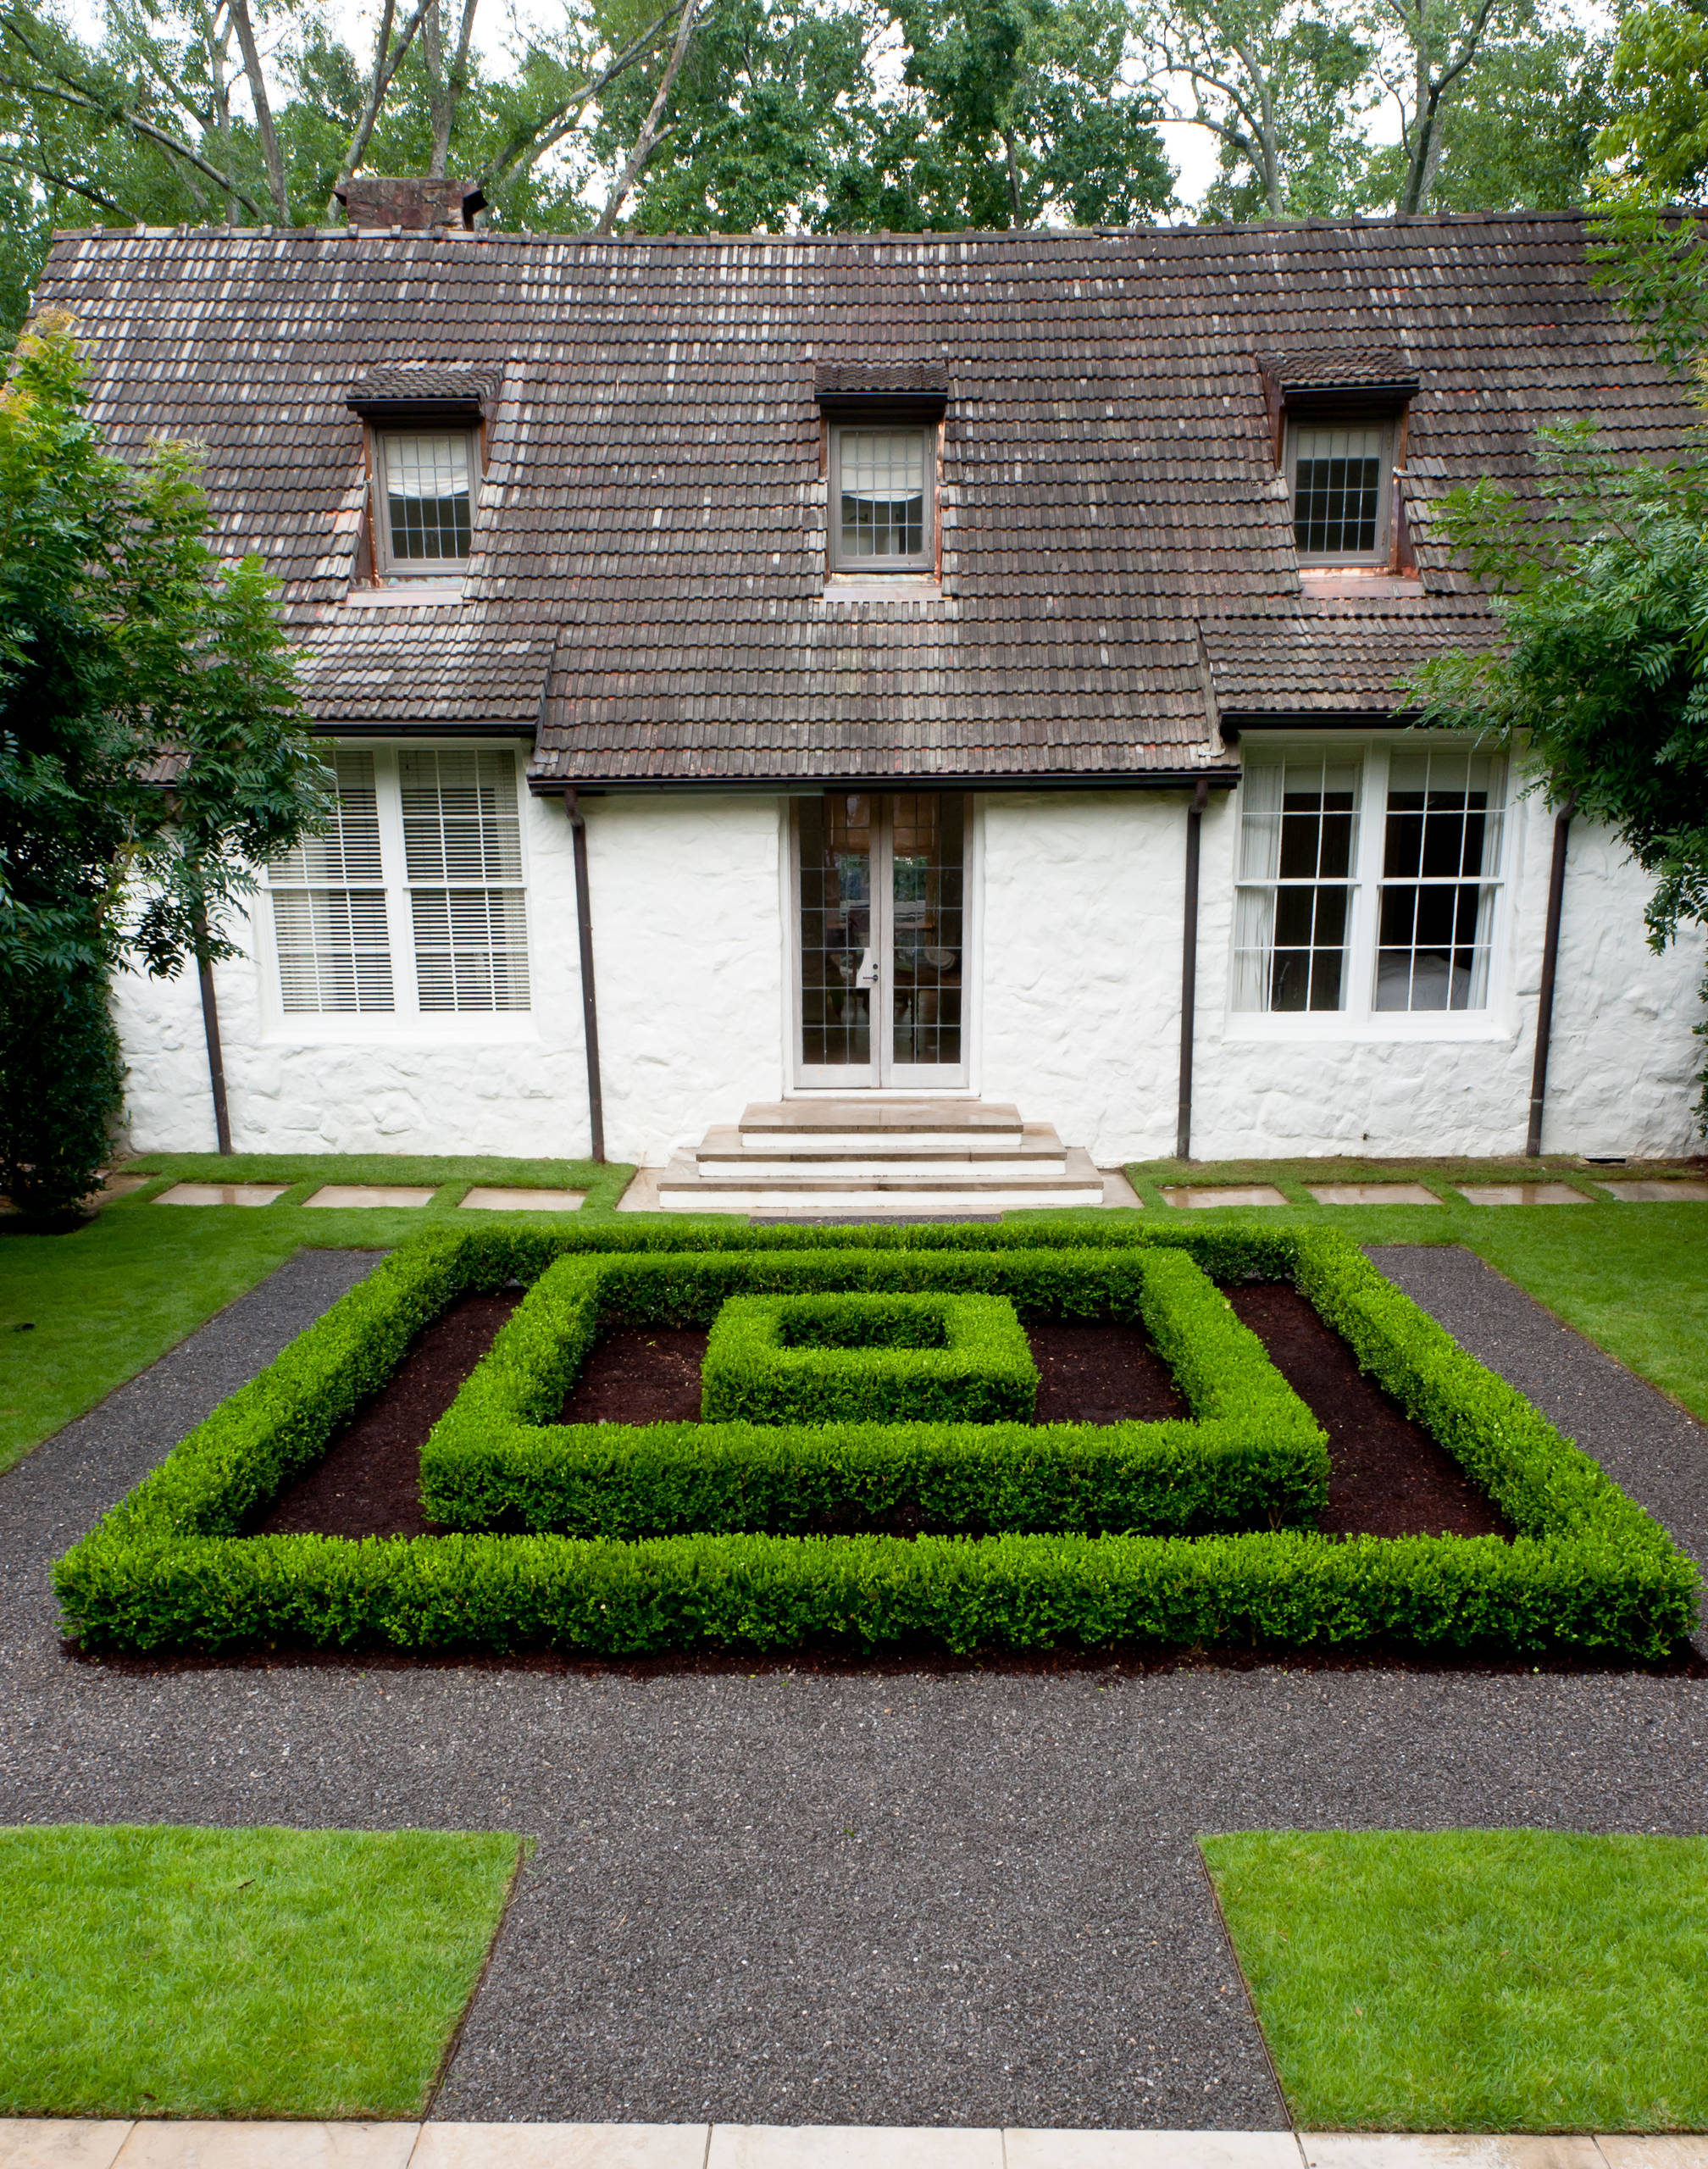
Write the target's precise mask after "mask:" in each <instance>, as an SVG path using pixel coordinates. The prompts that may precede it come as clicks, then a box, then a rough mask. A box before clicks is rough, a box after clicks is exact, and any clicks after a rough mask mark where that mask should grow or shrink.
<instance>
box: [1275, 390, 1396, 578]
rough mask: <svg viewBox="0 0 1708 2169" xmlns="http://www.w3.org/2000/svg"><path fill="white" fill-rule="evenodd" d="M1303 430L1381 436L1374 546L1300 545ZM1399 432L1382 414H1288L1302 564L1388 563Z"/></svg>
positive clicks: (1292, 506)
mask: <svg viewBox="0 0 1708 2169" xmlns="http://www.w3.org/2000/svg"><path fill="white" fill-rule="evenodd" d="M1300 430H1374V431H1375V432H1376V434H1377V435H1378V438H1379V439H1380V441H1381V447H1382V448H1381V452H1380V453H1379V454H1378V461H1379V467H1380V471H1379V473H1378V475H1377V478H1376V541H1375V543H1374V545H1373V547H1371V548H1370V549H1368V550H1339V551H1328V550H1306V549H1304V548H1302V547H1300V545H1299V543H1298V540H1297V535H1296V531H1295V529H1294V521H1295V519H1296V517H1297V514H1298V508H1299V433H1300ZM1394 441H1395V424H1394V423H1393V421H1392V420H1391V419H1385V418H1384V417H1382V416H1379V415H1378V416H1374V417H1373V416H1370V415H1367V414H1350V415H1347V414H1337V413H1334V412H1333V411H1332V410H1330V411H1328V412H1327V413H1321V414H1311V413H1303V414H1289V415H1288V417H1287V435H1286V469H1285V471H1286V475H1287V524H1288V530H1289V533H1290V534H1293V535H1294V547H1295V551H1297V553H1298V558H1299V563H1300V564H1301V565H1305V566H1313V567H1317V568H1319V569H1321V568H1333V567H1334V566H1337V565H1363V566H1370V565H1385V564H1386V563H1388V561H1389V554H1390V552H1391V549H1392V546H1393V545H1392V537H1393V531H1394Z"/></svg>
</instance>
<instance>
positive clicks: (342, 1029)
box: [254, 737, 541, 1046]
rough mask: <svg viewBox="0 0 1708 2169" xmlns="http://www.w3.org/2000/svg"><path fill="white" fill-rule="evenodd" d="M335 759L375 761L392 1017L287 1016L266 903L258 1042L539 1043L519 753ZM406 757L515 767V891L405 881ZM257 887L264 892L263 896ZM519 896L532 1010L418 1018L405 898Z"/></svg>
mask: <svg viewBox="0 0 1708 2169" xmlns="http://www.w3.org/2000/svg"><path fill="white" fill-rule="evenodd" d="M338 750H339V751H341V752H362V753H371V754H372V755H373V757H374V790H375V795H376V797H377V799H378V802H379V813H380V869H381V874H382V885H383V889H384V893H385V919H386V930H387V933H388V935H389V938H390V943H391V992H392V1001H393V1005H394V1006H393V1007H391V1009H389V1010H363V1011H356V1012H351V1011H342V1012H327V1011H324V1010H313V1009H309V1010H302V1009H289V1010H287V1009H286V1007H285V996H284V989H283V987H282V985H281V984H280V971H279V944H278V940H277V937H276V935H275V934H274V924H273V912H272V907H271V904H270V902H269V903H263V904H261V905H260V906H259V907H258V909H257V911H256V912H255V913H254V924H255V927H256V935H257V939H256V943H255V948H256V957H257V963H258V971H259V976H260V982H261V984H260V995H261V1004H262V1015H263V1030H262V1036H263V1040H265V1041H267V1042H268V1043H269V1044H272V1045H280V1044H288V1045H295V1046H316V1045H324V1046H340V1045H344V1046H347V1045H351V1044H357V1045H363V1044H369V1045H375V1046H396V1045H398V1044H401V1043H409V1044H413V1045H422V1044H429V1045H444V1044H446V1043H447V1042H449V1043H452V1044H456V1043H459V1042H471V1043H475V1044H482V1045H490V1044H511V1043H516V1042H523V1041H529V1040H537V1039H538V1038H539V1037H540V1029H539V1014H540V1000H541V981H540V971H539V963H540V952H539V946H538V944H537V943H536V942H535V938H534V935H535V891H534V878H533V868H532V865H531V863H530V851H529V838H528V825H529V808H530V798H529V794H528V790H527V785H526V783H525V780H524V777H523V774H522V772H521V762H520V758H519V756H518V752H517V749H516V747H515V746H514V745H513V744H512V743H509V742H499V743H496V744H495V743H494V741H491V739H487V740H485V741H479V742H471V741H467V740H463V741H455V740H453V741H446V740H444V739H440V738H424V737H408V738H399V739H391V740H388V741H386V742H385V744H384V745H376V744H374V741H372V740H371V739H368V740H360V741H357V740H351V741H339V746H338ZM402 752H441V753H469V752H477V753H502V754H503V755H504V756H506V757H507V758H508V759H509V760H510V761H511V762H513V763H514V764H515V768H516V813H517V831H518V840H519V845H520V854H521V856H520V863H521V875H520V879H519V881H518V882H514V883H512V882H508V881H502V882H499V881H493V882H472V883H469V882H448V881H447V882H436V881H425V882H414V881H411V880H410V879H409V876H408V865H407V862H406V859H405V857H404V846H403V800H402V791H401V790H400V789H399V785H398V764H397V756H398V755H399V754H400V753H402ZM269 886H270V885H269V881H268V880H267V879H266V877H265V876H263V880H262V892H263V896H265V895H266V894H267V893H268V891H269ZM303 886H304V884H302V883H301V882H292V883H291V887H292V888H295V889H298V890H300V889H301V888H302V887H303ZM308 886H311V887H316V888H335V887H337V886H340V884H338V883H335V882H314V883H310V884H308ZM460 887H475V888H480V887H487V888H512V887H519V888H520V890H521V891H522V896H523V899H524V911H525V913H526V914H527V945H528V982H529V990H530V1007H528V1008H527V1009H507V1010H505V1009H500V1010H493V1009H474V1010H468V1009H465V1010H455V1009H423V1008H421V1007H419V997H418V991H417V982H416V973H415V933H414V914H413V909H412V907H411V904H410V896H411V892H412V890H414V889H417V888H460Z"/></svg>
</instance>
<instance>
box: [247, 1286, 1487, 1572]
mask: <svg viewBox="0 0 1708 2169" xmlns="http://www.w3.org/2000/svg"><path fill="white" fill-rule="evenodd" d="M520 1300H521V1298H520V1295H519V1294H518V1293H515V1292H513V1291H509V1290H506V1291H505V1292H503V1293H502V1294H499V1295H469V1296H465V1297H464V1298H463V1301H461V1302H458V1303H456V1304H453V1305H452V1307H451V1309H450V1310H448V1311H447V1312H446V1313H445V1315H444V1317H441V1318H440V1319H439V1320H438V1321H437V1323H435V1324H434V1325H431V1326H430V1327H429V1328H428V1329H427V1330H426V1332H424V1334H421V1336H420V1337H419V1340H417V1341H416V1343H415V1345H414V1346H413V1348H412V1349H411V1350H410V1351H409V1353H408V1356H406V1357H405V1359H404V1361H403V1362H402V1364H401V1365H400V1366H399V1367H398V1369H397V1372H396V1376H395V1377H394V1378H393V1379H391V1383H390V1384H388V1385H387V1386H385V1388H384V1389H383V1390H382V1391H380V1393H378V1394H376V1395H374V1398H373V1400H372V1401H369V1404H368V1405H367V1406H366V1407H365V1408H363V1410H362V1411H361V1412H360V1413H359V1414H358V1417H356V1419H355V1421H354V1422H353V1423H351V1424H350V1425H349V1426H348V1428H347V1429H346V1430H345V1431H344V1432H343V1433H342V1434H341V1435H340V1436H339V1437H338V1438H337V1439H335V1440H334V1442H333V1445H332V1446H331V1449H330V1451H329V1452H328V1454H327V1456H326V1458H325V1460H324V1462H321V1464H320V1466H319V1467H318V1468H316V1469H314V1470H313V1471H312V1472H311V1473H309V1474H308V1475H307V1476H305V1477H303V1478H302V1479H301V1481H300V1482H298V1483H297V1484H292V1485H291V1488H290V1489H289V1490H287V1491H286V1492H284V1493H283V1494H282V1495H280V1498H279V1499H278V1500H276V1501H274V1505H273V1506H272V1507H271V1509H270V1510H269V1512H268V1513H267V1514H266V1515H265V1516H264V1517H262V1518H261V1519H259V1520H258V1522H257V1523H255V1524H254V1527H255V1529H256V1531H257V1532H258V1533H260V1534H267V1535H284V1534H293V1533H296V1532H298V1531H313V1532H316V1533H318V1534H322V1535H326V1536H348V1537H362V1536H423V1535H431V1534H434V1533H435V1523H430V1522H429V1521H427V1520H425V1519H424V1517H423V1515H422V1512H421V1501H420V1495H419V1463H420V1451H421V1447H422V1445H423V1443H424V1441H425V1440H426V1437H427V1434H428V1433H429V1432H430V1430H431V1429H432V1428H433V1426H434V1424H435V1423H437V1422H438V1420H439V1418H440V1417H441V1416H442V1415H443V1414H444V1412H445V1411H446V1409H447V1408H448V1407H449V1406H450V1405H451V1403H452V1401H453V1400H454V1399H455V1397H456V1395H457V1389H458V1387H459V1386H460V1385H461V1384H462V1383H463V1379H465V1378H467V1376H468V1375H469V1372H470V1371H471V1370H472V1369H473V1368H474V1365H475V1364H476V1363H477V1362H479V1361H480V1357H481V1356H484V1355H485V1352H486V1350H487V1348H488V1347H489V1346H490V1345H491V1341H492V1339H493V1336H494V1334H496V1332H497V1330H498V1329H499V1327H500V1326H502V1324H503V1323H504V1321H505V1320H506V1318H507V1317H509V1315H510V1313H511V1312H512V1311H513V1309H514V1308H515V1306H516V1305H517V1303H518V1301H520ZM1229 1300H1230V1301H1232V1302H1233V1305H1234V1309H1235V1310H1236V1311H1237V1312H1238V1313H1239V1316H1240V1317H1241V1318H1243V1319H1244V1320H1245V1323H1246V1324H1247V1325H1249V1326H1250V1327H1251V1329H1252V1330H1253V1331H1254V1332H1255V1333H1256V1334H1257V1335H1258V1336H1259V1338H1260V1339H1261V1340H1262V1341H1263V1343H1264V1345H1266V1346H1267V1349H1268V1350H1269V1352H1270V1354H1271V1355H1272V1356H1273V1358H1274V1359H1275V1362H1276V1364H1277V1366H1278V1368H1279V1369H1280V1371H1281V1372H1282V1373H1283V1374H1284V1377H1286V1378H1287V1379H1289V1382H1290V1383H1291V1384H1293V1385H1294V1386H1295V1388H1296V1389H1297V1390H1298V1391H1299V1393H1300V1395H1302V1397H1303V1398H1304V1399H1305V1401H1307V1402H1308V1403H1309V1404H1310V1406H1312V1408H1313V1409H1314V1410H1315V1411H1316V1412H1317V1415H1318V1417H1320V1418H1321V1420H1322V1422H1323V1427H1324V1428H1325V1429H1326V1430H1327V1431H1328V1436H1329V1456H1330V1461H1331V1464H1332V1474H1331V1478H1330V1482H1329V1492H1328V1510H1327V1512H1325V1513H1324V1514H1323V1517H1322V1520H1321V1522H1320V1523H1319V1524H1318V1525H1319V1527H1321V1528H1323V1529H1324V1530H1326V1531H1328V1532H1329V1533H1330V1534H1336V1535H1339V1534H1356V1533H1365V1534H1371V1535H1375V1536H1411V1535H1432V1536H1433V1535H1439V1534H1444V1533H1445V1534H1452V1535H1457V1536H1486V1535H1505V1534H1511V1531H1510V1529H1509V1528H1508V1526H1507V1524H1506V1522H1505V1521H1504V1520H1503V1519H1502V1518H1501V1517H1500V1514H1499V1513H1498V1512H1497V1511H1496V1510H1495V1506H1493V1504H1492V1503H1491V1502H1490V1501H1489V1499H1488V1498H1487V1497H1486V1496H1485V1495H1484V1494H1483V1493H1482V1492H1480V1491H1478V1489H1476V1487H1475V1486H1474V1485H1473V1484H1471V1483H1469V1482H1468V1481H1467V1478H1465V1476H1464V1475H1463V1474H1462V1473H1461V1471H1460V1469H1459V1467H1458V1466H1457V1464H1456V1462H1453V1461H1452V1460H1451V1459H1450V1457H1449V1456H1448V1455H1447V1454H1445V1452H1444V1451H1442V1449H1441V1448H1440V1447H1439V1446H1438V1445H1436V1444H1435V1442H1434V1440H1433V1439H1431V1438H1430V1437H1429V1436H1428V1434H1427V1433H1425V1432H1423V1431H1422V1430H1421V1429H1420V1428H1418V1426H1417V1424H1415V1423H1412V1422H1411V1419H1410V1418H1409V1417H1406V1415H1405V1414H1404V1413H1403V1412H1401V1411H1400V1409H1399V1408H1398V1407H1396V1406H1395V1404H1394V1403H1393V1402H1392V1401H1389V1399H1388V1397H1387V1395H1385V1394H1384V1393H1383V1392H1382V1390H1381V1389H1380V1388H1379V1387H1378V1386H1376V1385H1375V1384H1373V1383H1372V1382H1371V1381H1370V1380H1369V1379H1367V1378H1365V1377H1364V1376H1363V1375H1362V1373H1361V1372H1360V1371H1359V1369H1358V1367H1357V1364H1356V1362H1354V1360H1353V1357H1352V1354H1351V1351H1350V1349H1348V1348H1347V1346H1346V1345H1345V1342H1344V1341H1342V1340H1340V1339H1339V1337H1338V1336H1337V1335H1336V1334H1333V1333H1331V1332H1330V1331H1329V1329H1328V1327H1327V1326H1325V1325H1324V1324H1323V1322H1322V1320H1321V1319H1320V1318H1319V1317H1317V1313H1316V1312H1315V1311H1313V1310H1312V1307H1311V1306H1310V1304H1309V1303H1307V1302H1306V1300H1305V1298H1304V1297H1303V1296H1302V1295H1299V1294H1297V1293H1296V1291H1295V1290H1293V1289H1291V1288H1285V1287H1269V1286H1261V1287H1240V1288H1234V1289H1233V1290H1229ZM1029 1334H1030V1338H1031V1342H1032V1349H1033V1353H1034V1356H1035V1357H1036V1359H1037V1362H1038V1368H1039V1373H1040V1384H1039V1392H1038V1408H1037V1420H1038V1421H1039V1422H1040V1423H1119V1422H1122V1421H1153V1420H1157V1419H1160V1418H1163V1417H1185V1416H1188V1415H1190V1410H1189V1409H1188V1407H1187V1406H1186V1403H1185V1401H1184V1397H1183V1396H1182V1395H1181V1393H1180V1390H1179V1389H1178V1386H1177V1385H1176V1384H1175V1383H1174V1380H1173V1377H1172V1375H1171V1374H1170V1373H1169V1372H1168V1370H1167V1367H1166V1366H1165V1365H1164V1363H1163V1362H1162V1359H1161V1357H1160V1356H1157V1354H1156V1351H1155V1350H1154V1349H1153V1348H1151V1345H1150V1344H1149V1342H1148V1341H1147V1340H1146V1339H1145V1335H1144V1334H1142V1333H1140V1331H1138V1330H1137V1329H1135V1328H1134V1327H1131V1326H1121V1325H1108V1324H1102V1325H1090V1324H1088V1325H1078V1324H1062V1325H1035V1326H1033V1327H1031V1328H1030V1329H1029ZM705 1350H706V1334H704V1333H703V1332H702V1331H701V1330H699V1329H696V1328H692V1327H686V1326H615V1327H613V1328H612V1329H610V1330H609V1331H608V1332H607V1333H606V1334H604V1336H603V1337H602V1340H600V1343H599V1345H598V1346H597V1347H596V1349H595V1350H594V1351H593V1352H592V1354H591V1356H589V1357H588V1359H587V1362H586V1364H585V1367H584V1368H583V1371H582V1374H581V1377H580V1379H579V1380H578V1381H577V1384H576V1385H575V1389H574V1392H572V1393H571V1394H570V1395H569V1396H568V1399H567V1400H566V1401H565V1402H564V1404H563V1409H562V1411H561V1412H560V1414H559V1416H558V1418H557V1420H558V1422H559V1423H697V1422H698V1421H699V1417H700V1363H701V1357H702V1356H703V1355H704V1354H705ZM897 1533H898V1534H902V1533H907V1532H904V1531H901V1530H900V1529H898V1531H897Z"/></svg>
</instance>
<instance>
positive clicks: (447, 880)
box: [397, 752, 528, 1010]
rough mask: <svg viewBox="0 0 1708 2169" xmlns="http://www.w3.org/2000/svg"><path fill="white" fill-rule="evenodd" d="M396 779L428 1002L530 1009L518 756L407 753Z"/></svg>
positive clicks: (420, 981) (419, 976)
mask: <svg viewBox="0 0 1708 2169" xmlns="http://www.w3.org/2000/svg"><path fill="white" fill-rule="evenodd" d="M397 780H398V788H399V793H400V796H401V797H402V809H403V857H404V865H405V869H406V871H407V873H408V879H409V913H410V919H411V923H412V925H413V932H414V940H415V984H416V990H417V996H418V999H419V1003H420V1006H421V1007H422V1008H423V1009H459V1010H460V1009H495V1010H496V1009H525V1008H526V1007H528V921H527V910H526V906H525V902H524V897H523V892H522V824H521V818H520V815H519V813H518V809H517V803H516V763H515V759H514V757H513V755H511V754H509V753H441V752H430V753H400V754H399V755H398V757H397Z"/></svg>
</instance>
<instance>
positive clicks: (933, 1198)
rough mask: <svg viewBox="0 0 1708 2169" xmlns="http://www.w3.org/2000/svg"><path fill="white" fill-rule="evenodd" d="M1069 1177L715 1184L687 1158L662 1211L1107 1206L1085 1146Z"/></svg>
mask: <svg viewBox="0 0 1708 2169" xmlns="http://www.w3.org/2000/svg"><path fill="white" fill-rule="evenodd" d="M1062 1159H1063V1162H1064V1168H1063V1172H1062V1173H1060V1174H1056V1173H1049V1174H1045V1173H1035V1174H1032V1173H1028V1174H1016V1173H1012V1172H1005V1173H1001V1174H974V1173H971V1172H970V1171H969V1172H968V1173H964V1174H962V1175H960V1176H952V1177H945V1176H942V1175H938V1174H928V1173H922V1172H920V1171H918V1170H917V1169H915V1170H912V1171H911V1172H908V1173H901V1172H900V1171H890V1170H886V1171H885V1172H884V1173H881V1174H879V1175H876V1176H874V1177H868V1178H866V1179H861V1180H855V1179H851V1178H840V1179H833V1178H831V1177H829V1176H826V1175H823V1174H813V1175H809V1174H806V1173H791V1174H790V1176H788V1177H787V1178H786V1179H773V1180H764V1179H754V1178H751V1177H750V1178H749V1179H747V1180H746V1181H745V1182H743V1181H740V1180H738V1179H735V1176H734V1173H733V1171H732V1173H731V1175H730V1176H729V1178H727V1179H726V1178H719V1179H707V1176H705V1175H704V1174H702V1173H701V1170H700V1168H699V1167H698V1166H697V1164H696V1162H694V1161H693V1160H691V1159H690V1158H688V1157H686V1156H685V1155H679V1156H678V1157H677V1158H675V1159H674V1160H673V1161H672V1162H670V1165H669V1166H668V1168H665V1169H664V1171H663V1173H662V1174H660V1176H659V1177H658V1203H659V1206H660V1207H661V1208H662V1209H663V1211H665V1212H813V1213H823V1212H838V1211H841V1212H856V1213H858V1212H871V1211H873V1210H884V1209H889V1208H892V1207H893V1208H894V1209H895V1210H896V1211H900V1212H942V1213H953V1212H969V1213H976V1212H1015V1211H1023V1210H1024V1209H1026V1208H1027V1207H1043V1206H1071V1205H1101V1203H1102V1202H1103V1178H1102V1176H1101V1174H1100V1173H1098V1171H1097V1169H1096V1168H1095V1167H1094V1166H1093V1164H1092V1162H1091V1156H1090V1153H1089V1152H1086V1151H1084V1150H1082V1149H1081V1148H1080V1147H1079V1146H1072V1147H1070V1148H1068V1149H1067V1151H1064V1153H1063V1154H1062Z"/></svg>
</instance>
